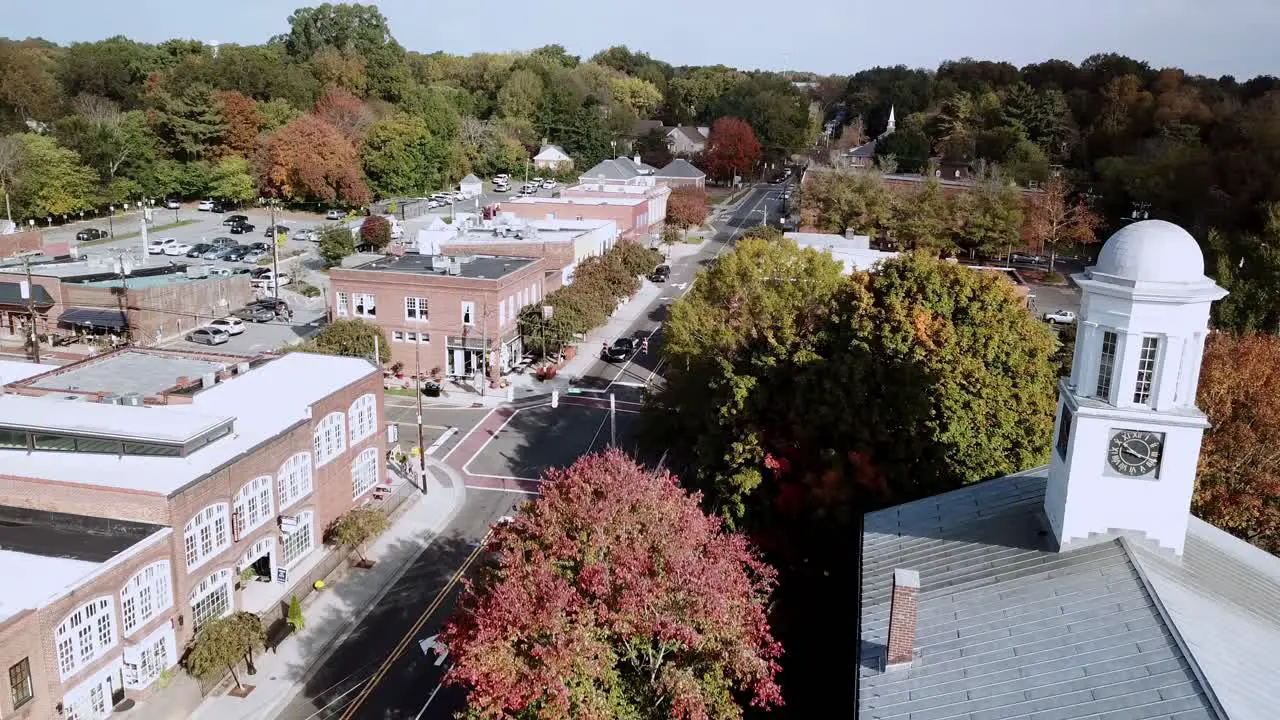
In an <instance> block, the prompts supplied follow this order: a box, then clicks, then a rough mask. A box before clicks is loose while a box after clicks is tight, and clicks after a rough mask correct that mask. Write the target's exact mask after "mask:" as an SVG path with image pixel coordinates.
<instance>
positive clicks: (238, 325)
mask: <svg viewBox="0 0 1280 720" xmlns="http://www.w3.org/2000/svg"><path fill="white" fill-rule="evenodd" d="M205 327H211V328H214V329H216V330H221V331H223V332H224V333H226V334H228V335H239V334H240V333H242V332H244V321H243V320H241V319H240V318H238V317H224V318H218V319H217V320H212V321H210V322H209V324H208V325H205Z"/></svg>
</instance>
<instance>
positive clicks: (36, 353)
mask: <svg viewBox="0 0 1280 720" xmlns="http://www.w3.org/2000/svg"><path fill="white" fill-rule="evenodd" d="M6 199H7V198H6ZM22 264H23V266H24V267H25V268H26V270H27V287H26V296H27V315H28V318H29V319H28V320H27V322H29V323H30V324H31V333H30V335H31V360H32V362H34V363H35V364H37V365H39V364H40V334H39V333H37V332H36V293H35V285H32V284H31V260H29V259H28V258H25V257H24V258H23V259H22Z"/></svg>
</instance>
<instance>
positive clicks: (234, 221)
mask: <svg viewBox="0 0 1280 720" xmlns="http://www.w3.org/2000/svg"><path fill="white" fill-rule="evenodd" d="M247 222H249V216H248V215H228V216H226V217H225V218H223V219H222V224H223V225H239V224H240V223H247Z"/></svg>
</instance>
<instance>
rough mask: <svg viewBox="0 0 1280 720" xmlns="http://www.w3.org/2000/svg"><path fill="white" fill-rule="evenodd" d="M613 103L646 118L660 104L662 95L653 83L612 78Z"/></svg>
mask: <svg viewBox="0 0 1280 720" xmlns="http://www.w3.org/2000/svg"><path fill="white" fill-rule="evenodd" d="M611 89H612V93H613V100H614V102H617V103H619V104H620V105H624V106H626V107H628V108H630V109H631V111H632V112H634V113H636V115H638V116H640V117H648V116H649V114H650V113H652V112H653V111H654V110H656V109H657V107H658V106H659V105H661V104H662V93H661V92H660V91H659V90H658V88H657V87H655V86H654V84H653V83H651V82H649V81H647V80H642V79H640V78H634V77H619V78H614V80H613V83H612V88H611Z"/></svg>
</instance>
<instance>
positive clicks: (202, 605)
mask: <svg viewBox="0 0 1280 720" xmlns="http://www.w3.org/2000/svg"><path fill="white" fill-rule="evenodd" d="M187 602H188V603H189V604H190V605H191V624H192V632H199V631H200V628H201V626H203V625H204V624H205V623H206V622H208V621H210V620H217V619H218V618H220V617H222V616H224V615H227V614H229V613H230V612H231V570H230V569H228V568H223V569H221V570H219V571H217V572H215V573H214V574H212V575H210V576H209V577H207V578H205V579H204V580H201V581H200V584H199V585H197V586H196V587H195V589H194V590H192V591H191V593H190V594H189V595H187Z"/></svg>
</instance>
